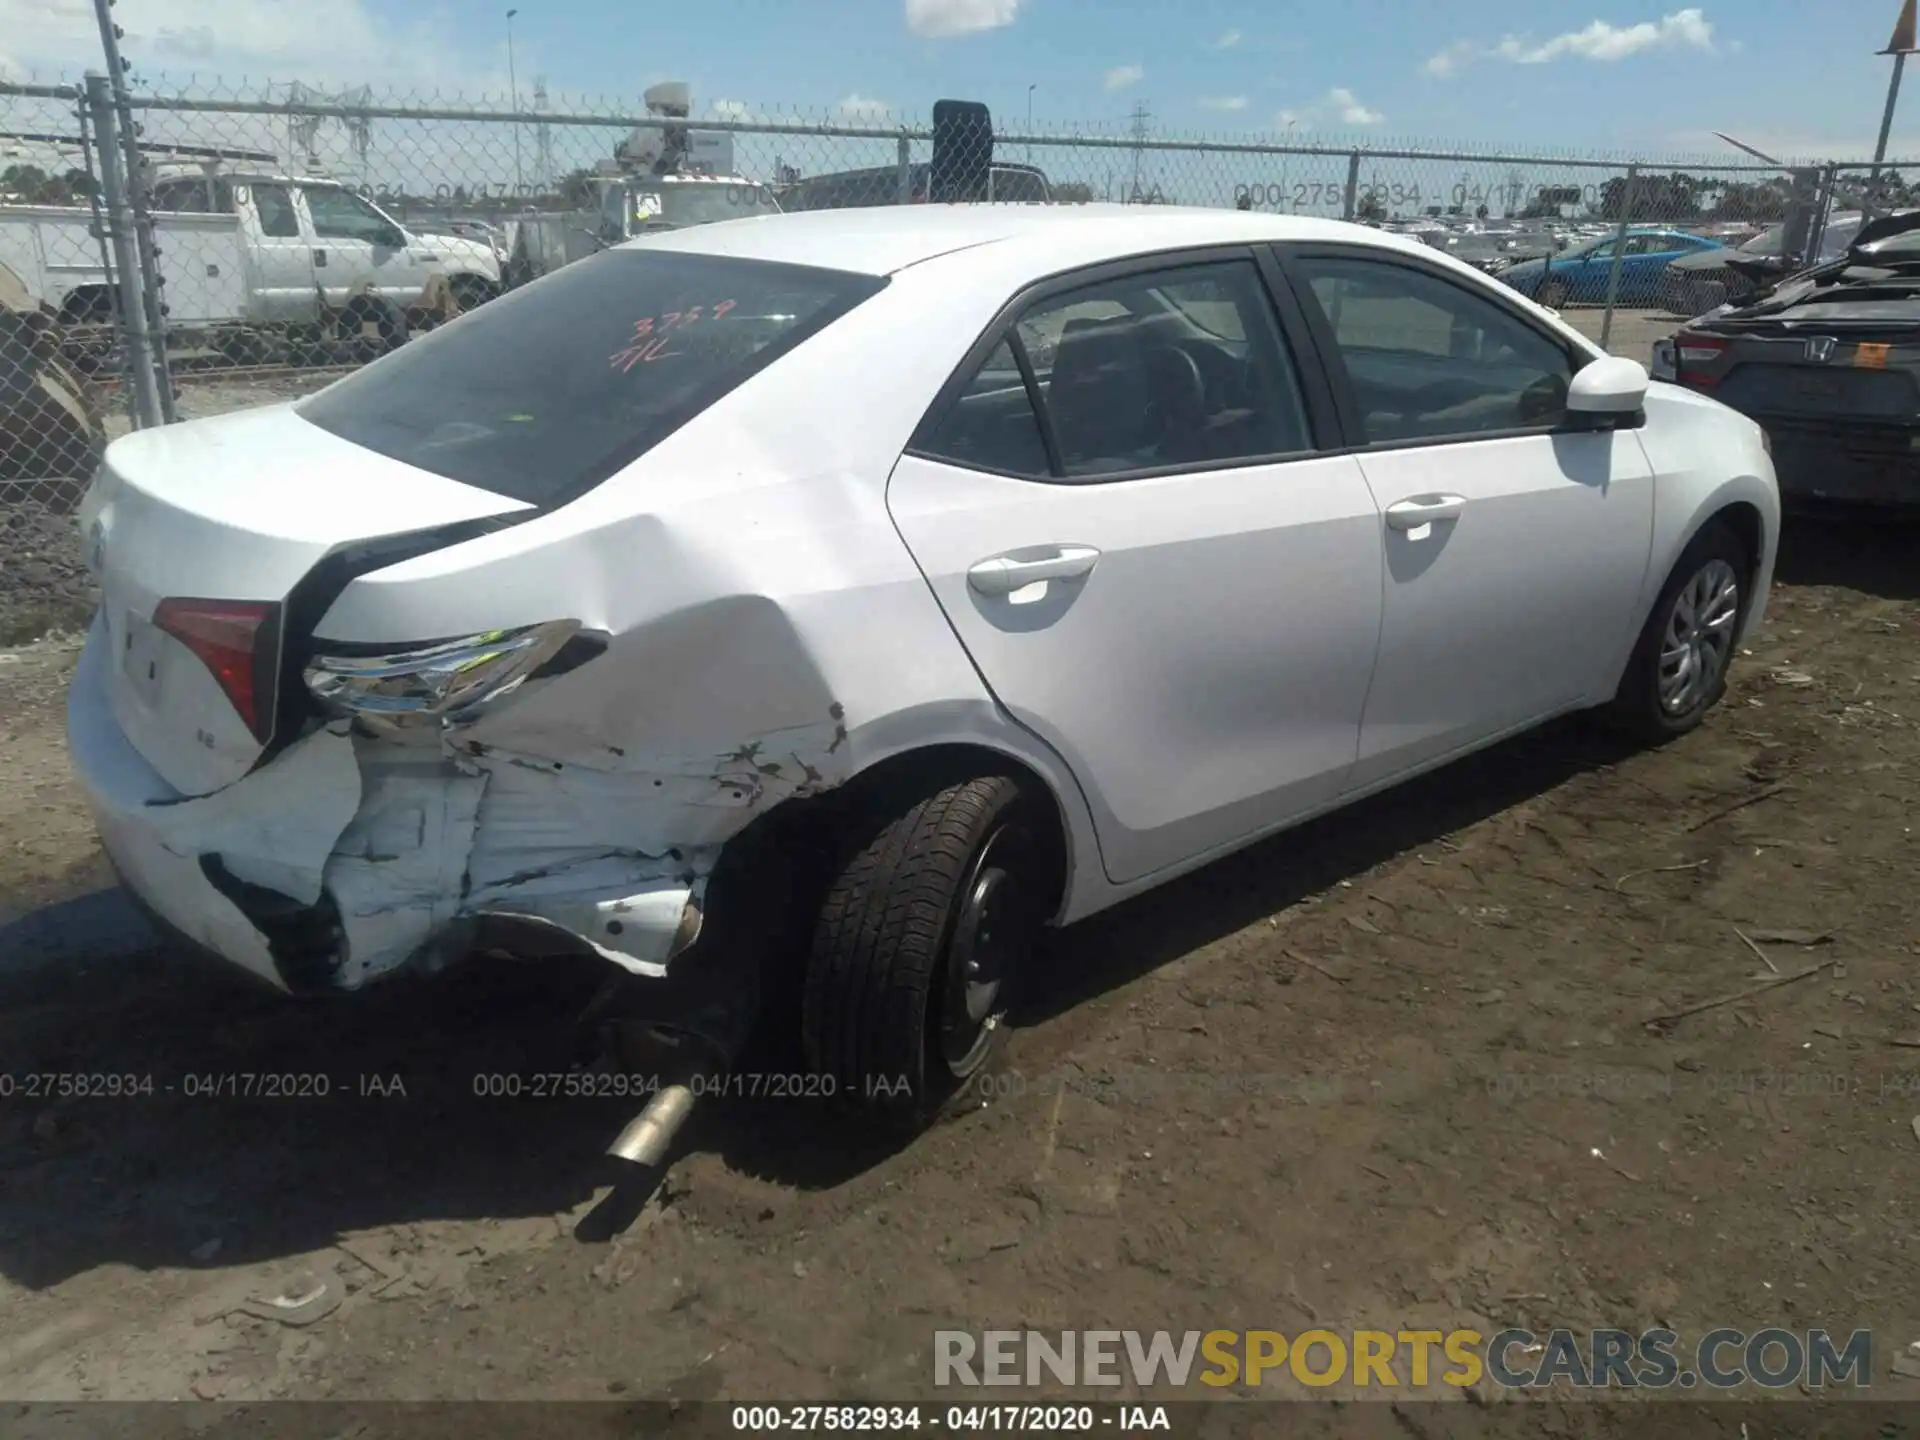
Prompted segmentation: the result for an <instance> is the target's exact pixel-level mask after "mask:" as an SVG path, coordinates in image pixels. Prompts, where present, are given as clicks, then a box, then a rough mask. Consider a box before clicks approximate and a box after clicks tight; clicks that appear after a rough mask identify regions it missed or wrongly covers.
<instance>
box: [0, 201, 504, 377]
mask: <svg viewBox="0 0 1920 1440" xmlns="http://www.w3.org/2000/svg"><path fill="white" fill-rule="evenodd" d="M149 205H150V208H151V210H152V212H153V225H154V244H155V248H156V250H157V251H158V255H157V257H156V258H157V263H158V266H159V270H160V275H161V279H162V281H163V282H164V283H163V288H162V292H161V293H162V296H163V297H164V300H165V303H166V306H167V326H168V329H169V332H170V334H174V333H177V334H178V335H180V336H181V337H184V338H189V339H191V338H192V337H201V338H203V339H204V341H205V342H207V343H212V344H214V345H216V346H219V347H221V348H229V349H230V348H233V347H235V346H241V347H251V346H254V345H257V344H258V343H259V342H260V341H261V340H262V339H264V338H267V337H272V336H276V335H277V336H282V337H286V338H290V339H295V340H299V339H315V338H318V339H326V340H348V341H353V342H358V343H364V344H372V345H374V346H376V347H378V348H384V347H387V346H391V345H394V344H398V343H400V342H401V341H403V340H405V339H406V337H407V334H408V333H409V331H410V330H412V329H416V328H424V327H428V326H431V325H433V324H436V323H439V322H440V321H442V320H445V319H449V318H451V317H452V316H453V315H456V314H458V313H459V312H460V311H461V310H463V309H471V308H473V307H474V306H476V305H480V304H484V303H485V302H486V301H487V300H489V299H491V298H493V297H494V296H496V295H498V294H499V293H500V290H501V272H502V261H503V257H502V256H501V255H500V253H499V252H498V251H497V250H496V249H495V248H494V247H493V246H491V245H489V244H487V243H485V242H484V241H479V240H470V239H465V238H462V237H460V236H457V235H419V234H411V233H409V232H408V231H407V230H406V229H405V227H403V226H402V225H400V224H399V223H398V222H397V221H395V220H394V219H393V218H392V217H391V216H389V215H387V214H386V213H385V212H384V211H382V210H381V209H379V207H377V206H376V205H374V204H373V203H372V202H371V201H370V200H368V199H366V198H365V197H364V196H362V195H359V194H357V193H355V192H354V191H353V190H352V189H350V188H349V187H348V186H346V185H344V184H342V183H340V182H339V181H336V180H326V179H316V178H312V177H294V176H286V175H280V174H274V173H271V172H264V171H263V172H258V173H241V172H233V171H221V172H219V173H214V174H209V173H207V172H206V171H204V170H199V169H194V170H191V171H189V172H187V173H164V172H163V173H162V174H160V175H159V176H158V177H156V178H155V179H154V180H153V182H152V186H151V190H150V194H149ZM92 227H93V212H92V211H91V210H90V209H84V208H78V207H72V206H51V205H8V206H0V263H4V264H6V265H8V266H9V267H10V268H11V269H13V271H14V272H15V273H16V274H18V275H19V276H21V277H22V279H24V280H25V282H26V284H27V288H28V290H29V291H30V292H31V293H32V294H33V296H34V298H35V299H37V300H41V301H44V302H45V303H47V304H48V305H50V306H51V307H52V308H53V309H54V310H55V311H56V312H57V313H58V315H59V317H60V319H61V320H62V321H63V322H64V323H65V324H66V325H68V326H70V327H77V328H78V329H79V330H81V331H84V330H85V329H86V328H87V327H89V326H91V325H95V324H103V323H104V322H108V321H110V320H111V319H112V316H113V313H114V305H113V298H112V292H111V288H110V286H109V282H108V277H107V272H106V269H105V266H104V264H103V260H102V253H101V244H100V241H99V240H98V238H96V236H95V235H94V233H93V228H92Z"/></svg>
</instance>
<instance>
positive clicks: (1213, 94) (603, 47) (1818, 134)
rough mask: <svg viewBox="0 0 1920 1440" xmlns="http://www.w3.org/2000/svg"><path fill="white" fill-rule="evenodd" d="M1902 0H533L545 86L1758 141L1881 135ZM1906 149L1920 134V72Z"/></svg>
mask: <svg viewBox="0 0 1920 1440" xmlns="http://www.w3.org/2000/svg"><path fill="white" fill-rule="evenodd" d="M506 8H507V7H506V6H505V5H502V4H496V3H491V0H489V3H485V4H482V3H476V0H119V4H118V7H117V10H116V15H117V16H118V17H119V19H120V21H121V23H122V25H123V26H124V27H125V28H126V29H127V31H128V32H129V38H128V41H127V51H128V54H129V55H130V56H131V58H132V59H133V61H134V64H135V66H136V69H137V70H138V71H140V72H143V73H145V74H148V75H158V74H164V75H165V76H167V77H168V78H170V79H172V78H183V77H184V76H185V74H186V73H187V72H194V73H196V74H197V75H199V76H200V77H202V78H203V79H204V77H207V76H209V75H218V76H220V77H222V79H223V80H233V81H237V80H238V79H239V77H241V76H242V75H245V76H247V77H250V78H251V79H252V80H253V81H254V82H256V83H257V82H258V81H261V80H265V79H272V80H291V79H302V80H307V81H310V82H313V83H318V84H322V85H337V84H342V83H348V82H353V81H370V82H371V83H373V84H374V85H375V86H376V88H377V89H380V90H383V91H386V92H388V93H408V92H414V93H421V94H425V93H429V92H432V91H436V90H437V91H439V92H441V93H443V94H451V93H455V92H459V93H464V94H467V95H474V94H477V93H481V92H494V93H504V92H505V90H506V88H507V73H506V72H507V53H506V45H505V36H506V29H507V26H506V20H505V10H506ZM1898 8H1899V6H1898V0H1821V3H1819V4H1817V5H1816V4H1813V3H1810V0H1738V3H1724V0H1702V3H1701V4H1699V5H1697V6H1693V5H1688V4H1685V3H1676V0H1578V3H1565V0H1517V3H1516V0H1451V3H1432V0H1338V3H1333V4H1307V3H1299V0H1267V3H1255V0H1182V3H1179V4H1169V3H1165V0H1161V3H1154V4H1149V3H1146V0H1098V3H1094V0H691V3H688V0H681V3H676V4H661V3H658V0H640V3H635V0H521V3H520V4H519V6H518V9H519V14H518V16H517V17H516V18H515V20H514V21H513V33H514V61H515V65H514V69H515V72H516V76H517V79H518V80H519V82H520V84H521V87H522V93H523V94H524V93H525V90H526V88H527V86H528V82H529V81H530V80H531V78H532V77H534V76H536V75H543V76H544V77H545V78H546V80H547V83H548V86H549V88H550V89H551V90H552V91H554V92H561V93H565V94H569V95H572V94H584V95H593V96H604V97H607V99H608V101H610V102H612V103H616V104H618V103H624V104H628V105H631V104H632V103H633V102H634V99H635V97H636V96H637V92H638V91H639V90H640V89H641V88H642V87H643V86H644V85H645V84H646V83H648V82H649V81H653V80H657V79H661V78H665V77H673V78H681V79H685V80H688V81H690V82H691V83H692V85H693V87H694V92H695V96H696V103H697V105H698V106H699V107H700V108H701V109H702V110H706V111H708V112H709V113H713V111H712V110H711V109H710V107H719V111H720V112H721V113H738V114H755V113H763V112H773V111H782V112H792V111H795V110H798V111H803V112H808V113H812V114H814V115H819V116H826V115H829V114H837V115H844V116H849V117H860V116H873V117H883V116H884V117H906V118H916V119H918V118H923V117H924V116H925V115H926V113H927V111H928V109H929V107H930V106H931V104H932V102H933V101H934V100H935V99H937V98H940V97H943V96H954V97H964V98H977V99H982V100H985V101H987V102H988V103H989V104H990V105H991V106H992V107H993V110H994V112H995V116H996V120H997V123H998V126H999V128H1001V129H1002V130H1003V131H1004V130H1009V129H1015V128H1018V126H1019V125H1020V124H1021V123H1023V122H1024V119H1025V116H1026V113H1027V106H1028V98H1029V95H1028V87H1029V86H1032V87H1033V89H1032V108H1033V114H1034V117H1035V120H1036V122H1038V123H1040V124H1041V125H1043V126H1046V127H1061V126H1084V125H1087V124H1089V123H1105V124H1108V125H1111V126H1114V127H1116V128H1124V127H1125V126H1126V124H1127V117H1128V113H1129V110H1130V108H1131V107H1132V106H1133V105H1134V104H1135V103H1137V102H1144V103H1145V104H1146V105H1147V106H1148V107H1149V108H1150V110H1151V113H1152V116H1153V125H1154V129H1155V130H1156V132H1159V133H1163V134H1194V133H1199V132H1214V133H1230V132H1231V133H1244V132H1249V131H1253V132H1267V133H1272V132H1274V131H1276V130H1283V129H1284V128H1285V127H1286V126H1287V124H1288V122H1289V121H1291V122H1292V123H1293V127H1294V132H1293V133H1294V134H1295V135H1297V136H1306V135H1310V134H1311V135H1335V134H1338V135H1342V136H1355V137H1365V138H1367V139H1369V140H1374V141H1378V142H1384V141H1387V140H1401V141H1420V142H1437V141H1444V140H1461V141H1469V142H1477V143H1481V144H1487V143H1500V144H1506V145H1511V146H1515V147H1519V146H1523V145H1524V146H1527V147H1528V148H1533V147H1540V146H1548V147H1554V148H1558V149H1572V150H1596V151H1597V150H1609V151H1618V150H1622V149H1628V148H1634V149H1658V150H1661V151H1668V152H1673V151H1685V152H1691V153H1723V154H1728V155H1729V156H1731V155H1732V152H1731V151H1728V150H1727V149H1726V147H1724V146H1722V145H1721V144H1720V143H1719V142H1718V141H1716V140H1715V139H1714V138H1713V136H1712V133H1711V132H1712V131H1714V130H1716V129H1719V130H1727V131H1729V132H1731V133H1733V134H1736V135H1739V136H1740V137H1741V138H1743V139H1745V140H1747V141H1749V142H1750V143H1752V144H1755V145H1758V146H1760V147H1762V148H1763V149H1766V150H1768V151H1769V152H1770V153H1776V154H1779V153H1790V154H1792V155H1795V156H1812V157H1824V156H1827V155H1832V154H1837V153H1843V152H1844V153H1849V154H1856V155H1857V154H1862V153H1865V152H1867V151H1868V150H1870V148H1871V145H1872V142H1873V138H1874V134H1875V131H1876V129H1877V126H1878V122H1879V115H1880V107H1881V102H1882V99H1883V97H1884V94H1885V86H1886V79H1887V74H1888V68H1889V65H1890V63H1891V62H1890V61H1889V60H1887V59H1886V58H1885V57H1881V56H1878V55H1876V54H1875V53H1874V52H1875V51H1876V50H1878V49H1879V48H1880V47H1881V46H1882V45H1884V44H1885V43H1886V40H1887V36H1888V34H1889V32H1890V31H1891V29H1892V27H1893V23H1894V20H1895V16H1896V12H1897V10H1898ZM91 26H92V21H91V18H90V6H88V5H86V4H85V3H84V0H0V68H3V69H5V70H6V71H7V72H9V73H10V74H14V75H18V74H21V73H24V72H32V73H34V74H37V75H50V74H56V73H61V74H66V75H73V74H77V73H78V72H79V71H80V70H81V69H83V68H85V67H86V66H87V65H88V64H90V63H96V62H95V55H96V43H95V41H94V39H93V34H92V30H91ZM1907 98H1908V101H1909V104H1908V106H1907V114H1906V115H1904V116H1903V117H1902V118H1901V120H1900V122H1899V123H1897V124H1896V126H1895V149H1896V151H1901V152H1904V153H1905V154H1908V155H1913V154H1920V66H1916V67H1915V74H1914V76H1913V77H1912V79H1911V81H1910V88H1909V94H1908V97H1907Z"/></svg>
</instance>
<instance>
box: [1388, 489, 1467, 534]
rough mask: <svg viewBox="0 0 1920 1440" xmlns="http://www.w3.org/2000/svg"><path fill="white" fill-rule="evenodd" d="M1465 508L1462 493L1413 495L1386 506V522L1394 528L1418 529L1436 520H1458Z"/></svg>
mask: <svg viewBox="0 0 1920 1440" xmlns="http://www.w3.org/2000/svg"><path fill="white" fill-rule="evenodd" d="M1466 508H1467V500H1466V497H1465V496H1464V495H1415V496H1412V497H1411V498H1409V499H1406V500H1402V501H1401V502H1400V503H1399V504H1397V505H1389V506H1388V507H1387V524H1389V525H1391V526H1392V527H1393V528H1394V529H1395V530H1418V529H1419V528H1420V527H1421V526H1422V525H1431V524H1432V523H1433V522H1434V521H1436V520H1458V519H1459V518H1460V512H1461V511H1462V510H1465V509H1466Z"/></svg>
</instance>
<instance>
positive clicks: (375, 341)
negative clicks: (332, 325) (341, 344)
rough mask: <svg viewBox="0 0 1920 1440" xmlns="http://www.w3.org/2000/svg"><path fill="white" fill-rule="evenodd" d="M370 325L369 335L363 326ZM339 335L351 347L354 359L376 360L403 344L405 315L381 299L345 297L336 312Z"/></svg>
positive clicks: (405, 329) (405, 326)
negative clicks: (346, 299) (341, 305)
mask: <svg viewBox="0 0 1920 1440" xmlns="http://www.w3.org/2000/svg"><path fill="white" fill-rule="evenodd" d="M368 325H371V326H373V332H374V333H373V334H371V335H369V334H368V333H367V330H366V327H367V326H368ZM339 336H340V339H342V340H343V341H345V342H346V343H347V344H348V345H349V346H350V347H352V349H353V352H354V356H355V358H357V359H359V360H362V361H366V360H374V359H378V358H379V357H380V356H382V355H384V354H386V353H387V352H388V351H390V350H398V349H399V348H400V347H401V346H402V345H404V344H406V343H407V337H408V330H407V317H406V316H404V315H402V314H401V313H400V312H399V311H398V310H397V309H395V308H394V307H393V306H391V305H389V304H387V303H386V302H385V301H383V300H374V299H368V298H366V297H364V296H363V297H361V298H359V299H356V300H349V301H348V302H347V305H346V308H345V309H343V310H342V311H341V312H340V321H339Z"/></svg>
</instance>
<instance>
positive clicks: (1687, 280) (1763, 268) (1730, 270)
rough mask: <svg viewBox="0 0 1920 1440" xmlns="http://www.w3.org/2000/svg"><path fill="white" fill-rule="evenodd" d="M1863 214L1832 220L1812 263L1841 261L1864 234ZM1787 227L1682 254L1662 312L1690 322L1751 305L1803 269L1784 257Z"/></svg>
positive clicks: (1670, 269)
mask: <svg viewBox="0 0 1920 1440" xmlns="http://www.w3.org/2000/svg"><path fill="white" fill-rule="evenodd" d="M1864 218H1865V217H1863V216H1862V215H1861V214H1860V212H1859V211H1857V210H1854V211H1843V212H1841V213H1839V214H1836V215H1834V216H1833V217H1832V218H1831V219H1829V220H1828V221H1827V223H1826V227H1825V228H1824V229H1823V230H1822V231H1821V236H1820V250H1819V254H1818V255H1817V256H1815V258H1814V263H1815V264H1820V263H1823V262H1825V261H1829V260H1837V259H1838V258H1839V257H1840V256H1841V255H1843V254H1844V253H1845V252H1846V248H1847V246H1848V245H1850V244H1852V243H1853V239H1854V237H1855V236H1856V235H1858V234H1859V233H1860V223H1861V221H1862V219H1864ZM1786 239H1787V227H1786V226H1785V225H1784V224H1781V225H1774V226H1771V227H1769V228H1768V229H1766V230H1763V231H1761V232H1760V233H1759V234H1758V235H1755V236H1754V237H1753V238H1752V239H1750V240H1747V241H1744V242H1742V243H1741V244H1739V245H1733V246H1728V247H1725V248H1722V249H1715V250H1701V251H1696V252H1694V253H1693V254H1689V255H1681V256H1679V257H1677V258H1676V259H1675V260H1674V261H1673V262H1672V263H1671V264H1670V265H1668V266H1667V273H1666V275H1665V276H1664V277H1663V278H1662V280H1661V283H1660V308H1661V309H1663V310H1665V311H1667V312H1668V313H1669V314H1673V315H1679V316H1682V317H1685V318H1689V319H1690V318H1692V317H1693V316H1695V315H1704V314H1706V313H1707V312H1708V311H1709V310H1717V309H1719V307H1720V306H1722V305H1747V304H1751V303H1752V302H1753V300H1754V299H1755V297H1757V296H1758V295H1759V293H1760V292H1761V291H1762V290H1764V289H1766V288H1767V287H1768V286H1769V285H1771V284H1773V283H1774V282H1775V281H1777V280H1780V279H1783V278H1784V277H1786V276H1787V275H1789V274H1791V273H1792V272H1793V271H1795V270H1797V269H1799V268H1800V266H1799V265H1797V264H1796V263H1795V260H1794V257H1791V256H1789V255H1787V254H1786Z"/></svg>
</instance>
